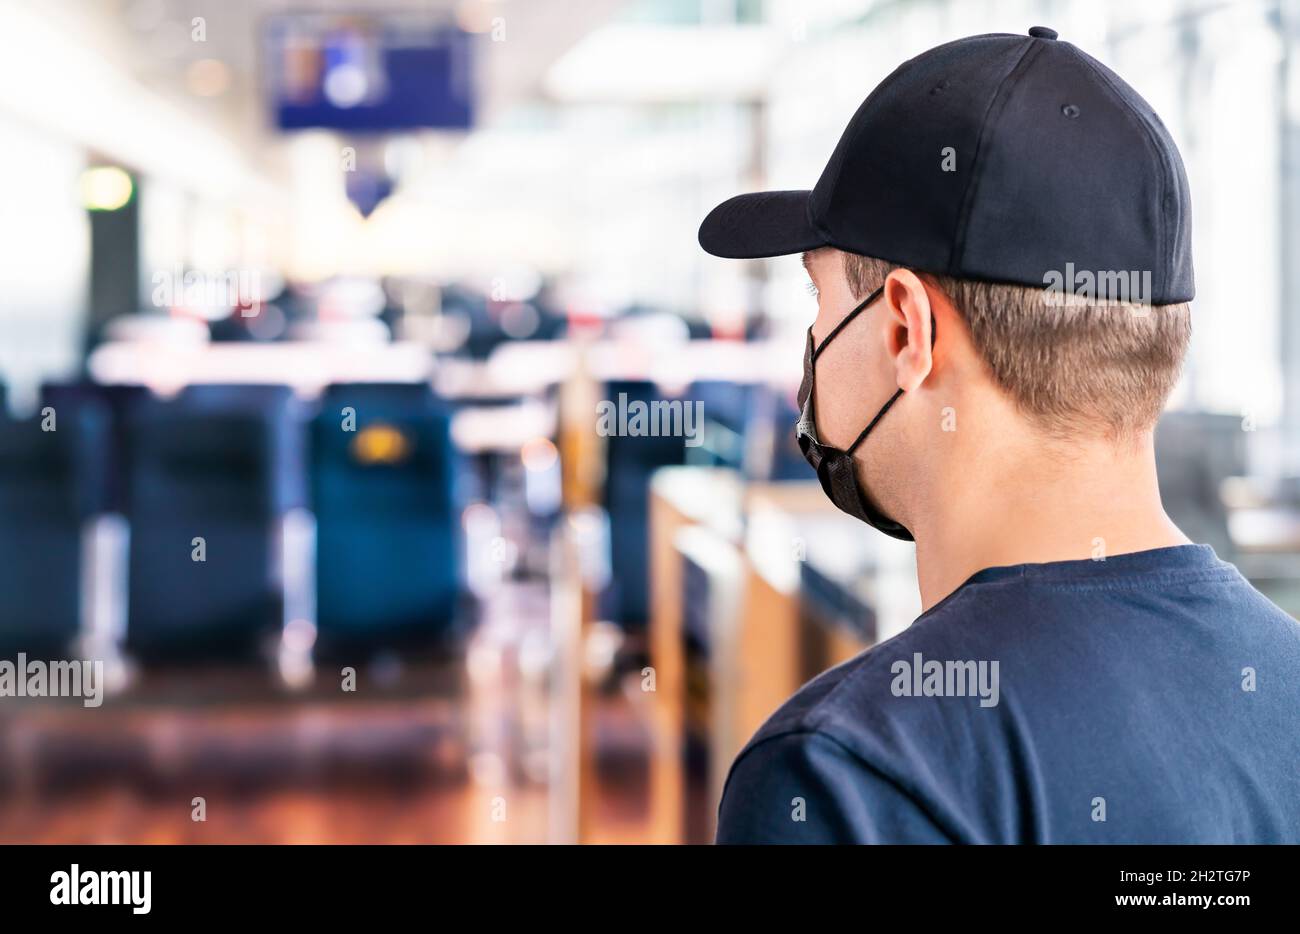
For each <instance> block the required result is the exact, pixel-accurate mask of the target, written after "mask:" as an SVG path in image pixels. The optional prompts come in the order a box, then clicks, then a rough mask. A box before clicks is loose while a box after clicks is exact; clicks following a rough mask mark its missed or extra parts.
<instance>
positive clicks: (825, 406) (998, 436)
mask: <svg viewBox="0 0 1300 934" xmlns="http://www.w3.org/2000/svg"><path fill="white" fill-rule="evenodd" d="M700 243H701V244H702V245H703V247H704V248H705V249H706V250H708V251H709V252H711V253H714V254H716V255H719V256H726V257H737V258H756V257H765V256H776V255H781V254H787V253H797V252H802V253H804V263H805V266H806V267H807V270H808V273H809V275H810V277H811V279H812V281H813V284H814V286H815V287H816V289H817V293H818V314H817V319H816V321H815V322H814V324H813V326H812V328H811V330H810V336H809V340H808V343H807V346H806V348H805V355H804V384H803V386H802V388H801V391H800V404H801V405H802V407H803V416H802V417H801V419H800V421H799V425H798V428H797V430H798V433H799V440H800V444H801V446H802V447H803V450H804V453H805V455H806V456H807V458H808V460H809V462H810V463H811V464H812V465H813V466H814V467H815V468H816V469H817V473H818V476H819V477H820V479H821V481H822V485H823V487H824V489H825V490H826V492H827V494H828V495H829V496H830V498H831V499H832V500H833V501H834V502H835V504H836V505H837V506H839V507H840V508H841V509H843V510H845V511H846V512H848V513H850V514H852V515H854V516H857V517H858V518H860V519H862V520H863V521H865V522H867V523H868V524H870V525H872V526H874V527H875V528H877V529H879V530H881V531H883V532H885V533H886V534H889V535H893V536H895V537H897V538H903V539H912V538H914V539H915V542H916V562H917V572H918V578H919V581H920V589H921V600H922V606H923V610H924V612H923V613H922V615H921V616H920V618H918V619H917V620H916V622H914V623H913V624H912V626H911V627H910V628H909V629H908V630H907V631H906V632H904V633H903V634H901V635H899V636H898V637H896V638H894V639H891V640H889V641H887V642H885V643H883V644H881V645H878V646H876V647H874V648H872V649H870V650H868V651H866V652H864V653H863V654H861V655H859V656H858V657H857V658H855V659H853V660H852V661H849V662H847V663H845V664H844V665H841V666H839V667H837V668H835V669H833V670H831V671H828V672H826V673H824V674H823V675H821V676H820V677H818V678H816V679H815V680H813V681H812V682H811V683H809V684H808V685H806V686H805V687H803V688H802V689H801V690H800V691H799V692H798V693H797V694H796V695H795V696H794V697H793V698H792V699H791V700H790V701H788V702H787V703H786V704H785V705H784V706H783V707H782V708H781V709H780V710H779V711H777V713H776V714H775V715H773V717H772V718H771V719H770V720H769V721H768V723H766V724H765V725H764V726H763V727H762V728H761V729H760V730H759V732H758V734H757V735H756V736H755V737H754V738H753V739H752V740H751V741H750V743H749V744H748V746H747V747H746V748H745V750H744V751H743V752H742V753H741V755H740V756H739V757H738V758H737V760H736V762H735V764H734V765H733V767H732V770H731V774H730V776H729V779H728V782H727V787H726V791H725V793H724V795H723V800H722V805H721V809H720V813H719V822H718V840H719V841H720V842H728V843H731V842H736V843H748V842H891V843H903V842H906V843H913V842H961V843H1020V842H1026V843H1027V842H1040V843H1050V842H1074V843H1085V842H1086V843H1100V842H1165V843H1209V842H1282V841H1287V842H1293V843H1294V842H1297V841H1300V626H1297V624H1296V623H1295V621H1293V620H1292V619H1290V618H1289V617H1288V616H1286V615H1285V614H1284V613H1282V612H1281V611H1280V610H1278V609H1277V608H1276V607H1274V606H1273V605H1272V604H1271V603H1269V602H1268V601H1267V600H1266V599H1265V598H1264V597H1262V596H1261V595H1260V594H1259V593H1257V592H1256V591H1255V590H1254V589H1253V588H1252V587H1251V586H1250V585H1249V584H1248V583H1247V582H1246V581H1245V580H1244V579H1243V578H1242V577H1241V576H1240V574H1239V573H1238V572H1237V571H1236V569H1235V568H1233V567H1232V566H1231V565H1229V564H1226V563H1224V562H1222V561H1220V560H1219V559H1218V558H1217V557H1216V556H1215V554H1214V552H1213V551H1212V550H1211V549H1210V548H1209V547H1208V546H1204V545H1196V544H1192V543H1191V542H1189V541H1188V539H1187V538H1186V537H1185V536H1184V535H1183V534H1182V532H1180V531H1179V529H1178V528H1177V527H1176V526H1175V525H1174V523H1173V522H1171V521H1170V519H1169V517H1168V516H1167V515H1166V514H1165V512H1164V510H1163V508H1162V506H1161V502H1160V496H1159V491H1158V488H1157V484H1156V470H1155V456H1154V453H1153V443H1152V428H1153V425H1154V423H1155V421H1156V418H1157V416H1158V414H1159V412H1160V411H1161V408H1162V407H1163V405H1164V402H1165V399H1166V396H1167V395H1168V393H1169V391H1170V389H1171V387H1172V386H1173V385H1174V383H1175V381H1176V379H1177V376H1178V371H1179V367H1180V365H1181V361H1182V358H1183V355H1184V351H1185V349H1186V346H1187V341H1188V336H1189V332H1190V320H1189V312H1188V305H1187V303H1188V302H1189V301H1190V300H1191V299H1192V297H1193V291H1194V289H1193V281H1192V260H1191V231H1190V208H1189V200H1188V191H1187V180H1186V177H1185V175H1184V172H1183V167H1182V161H1181V158H1180V157H1179V154H1178V151H1177V149H1176V148H1175V146H1174V144H1173V142H1172V140H1171V139H1170V137H1169V135H1168V133H1167V132H1166V130H1165V128H1164V126H1163V124H1162V123H1161V122H1160V120H1159V118H1158V117H1157V116H1156V115H1155V113H1154V112H1153V111H1152V110H1151V107H1150V106H1149V105H1148V104H1147V103H1146V102H1145V101H1143V100H1142V98H1141V97H1139V96H1138V95H1137V93H1136V92H1134V91H1133V90H1132V89H1131V88H1130V87H1128V85H1126V84H1125V83H1124V82H1123V81H1122V80H1121V79H1120V78H1119V77H1118V76H1116V75H1115V74H1114V73H1112V72H1110V71H1109V70H1107V69H1106V68H1105V67H1104V66H1102V65H1101V64H1100V63H1098V62H1096V61H1095V60H1093V59H1092V58H1090V57H1088V56H1087V55H1085V54H1084V53H1082V52H1081V51H1079V50H1078V49H1077V48H1075V47H1074V46H1072V45H1070V44H1068V43H1066V42H1064V41H1060V40H1058V39H1057V35H1056V33H1055V32H1053V31H1052V30H1050V29H1047V28H1045V27H1034V28H1033V29H1031V30H1030V31H1029V35H1028V36H1027V37H1021V36H1011V35H989V36H977V37H973V38H969V39H963V40H960V41H958V42H953V43H949V44H947V45H943V46H940V47H938V48H935V49H932V50H930V51H929V52H926V53H924V54H923V55H921V56H919V57H917V58H915V59H912V60H911V61H909V62H906V63H904V64H903V65H902V66H901V67H900V68H898V69H897V70H896V71H895V72H894V73H893V74H892V75H890V76H889V77H888V78H887V79H886V80H885V81H884V82H883V83H882V84H881V85H880V86H879V87H878V88H877V89H876V90H875V91H874V92H873V93H872V94H871V96H870V97H868V98H867V100H866V101H865V102H864V103H863V105H862V106H861V108H860V109H859V110H858V112H857V114H856V115H855V116H854V117H853V120H852V122H851V123H850V124H849V127H848V129H847V130H846V132H845V133H844V136H843V138H842V139H841V140H840V143H839V145H838V147H837V148H836V150H835V152H834V154H833V155H832V156H831V160H830V164H829V165H828V166H827V168H826V170H825V172H824V174H823V175H822V177H821V180H820V181H819V182H818V183H817V186H816V188H814V189H813V190H812V191H811V192H806V191H798V192H769V193H762V194H756V195H742V196H740V197H737V198H733V199H731V200H730V201H727V202H725V203H723V204H722V205H720V206H719V207H718V208H716V209H715V210H714V211H713V212H712V213H711V214H710V215H709V217H708V218H706V220H705V221H704V224H703V226H702V227H701V229H700ZM1216 312H1218V313H1230V309H1216Z"/></svg>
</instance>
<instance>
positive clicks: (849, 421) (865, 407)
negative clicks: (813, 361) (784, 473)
mask: <svg viewBox="0 0 1300 934" xmlns="http://www.w3.org/2000/svg"><path fill="white" fill-rule="evenodd" d="M870 335H871V331H870V330H869V328H868V327H867V324H866V322H857V321H855V322H853V324H851V325H849V327H848V328H846V329H845V330H843V331H841V332H840V334H839V335H838V336H837V337H836V338H835V340H834V341H832V342H831V344H830V346H829V347H827V348H826V350H825V351H824V352H823V353H822V355H821V356H820V357H818V358H817V381H816V394H815V399H814V404H815V406H816V412H817V431H818V433H819V434H820V435H821V437H822V440H823V441H825V442H826V443H827V444H831V445H834V446H835V447H838V448H844V447H846V446H847V445H849V444H852V443H853V439H854V438H856V437H857V436H858V434H859V432H861V431H862V429H863V428H864V427H866V424H867V422H868V421H870V419H871V417H872V415H874V414H875V412H876V410H877V409H879V408H880V405H881V404H882V402H881V401H875V402H873V400H875V399H876V397H877V396H879V395H880V393H881V391H882V390H881V389H880V387H879V384H882V383H883V377H882V369H883V365H884V364H883V361H882V360H880V359H877V357H878V355H876V354H873V353H872V342H871V341H870V340H869V337H870ZM886 398H887V397H886ZM882 401H883V400H882Z"/></svg>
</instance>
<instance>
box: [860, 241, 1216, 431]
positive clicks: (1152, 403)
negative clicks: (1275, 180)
mask: <svg viewBox="0 0 1300 934" xmlns="http://www.w3.org/2000/svg"><path fill="white" fill-rule="evenodd" d="M895 268H897V265H896V264H893V263H888V262H885V261H884V260H879V259H875V258H873V257H869V256H858V255H855V254H852V253H845V259H844V273H845V276H846V277H847V278H848V282H849V287H850V288H851V289H852V291H853V294H854V296H855V297H857V298H859V299H861V298H862V297H864V296H866V295H867V294H869V293H870V292H871V290H872V289H875V288H878V287H879V286H880V285H882V284H883V283H884V281H885V277H886V276H888V275H889V272H890V271H891V270H892V269H895ZM916 272H918V273H920V274H922V275H923V276H925V278H927V279H928V280H929V281H930V282H931V283H932V284H934V285H936V286H937V287H938V288H939V289H940V290H942V291H943V293H944V294H945V295H947V296H948V298H949V300H951V302H952V304H953V306H954V307H955V308H956V309H957V311H958V313H959V314H961V316H962V317H963V319H964V320H965V321H966V324H967V326H968V327H969V328H970V333H971V340H972V341H973V342H974V345H975V349H976V352H977V353H978V354H979V355H980V356H981V357H982V358H983V360H984V362H985V363H986V364H988V367H989V370H990V372H991V373H992V375H993V379H994V381H995V382H996V383H997V384H998V386H1000V387H1001V388H1002V389H1003V390H1004V391H1005V392H1006V393H1007V394H1008V395H1010V396H1011V398H1012V399H1013V400H1015V402H1016V405H1017V406H1018V407H1019V408H1020V410H1021V411H1022V412H1024V413H1025V414H1027V415H1028V416H1030V417H1031V418H1033V419H1034V420H1035V421H1037V422H1038V423H1039V424H1040V425H1041V426H1042V427H1043V428H1045V429H1046V430H1047V431H1048V432H1050V433H1051V434H1053V435H1055V436H1058V437H1065V438H1071V437H1079V436H1081V435H1088V434H1098V433H1100V434H1103V435H1105V436H1107V437H1109V438H1111V439H1113V440H1124V439H1129V438H1133V437H1135V436H1137V435H1140V434H1141V433H1143V432H1145V431H1147V430H1148V429H1150V428H1151V427H1152V426H1153V425H1154V424H1155V423H1156V419H1157V418H1159V417H1160V412H1161V410H1162V409H1163V408H1164V405H1165V401H1166V400H1167V399H1168V398H1169V393H1170V392H1171V391H1172V390H1173V388H1174V384H1175V383H1177V381H1178V375H1179V372H1180V371H1181V369H1182V364H1183V357H1184V356H1185V355H1186V352H1187V343H1188V340H1189V339H1190V337H1191V332H1192V323H1191V314H1190V309H1189V308H1188V305H1187V303H1186V302H1183V303H1180V304H1177V305H1154V306H1153V305H1140V304H1137V303H1126V302H1114V301H1102V302H1095V303H1089V302H1084V301H1080V300H1078V299H1077V298H1076V297H1074V296H1070V297H1069V298H1070V300H1069V301H1068V302H1059V301H1051V300H1049V296H1050V295H1051V293H1050V292H1049V291H1048V290H1047V289H1045V288H1036V287H1034V286H1025V285H1008V284H1004V283H998V282H977V281H974V280H970V279H954V278H952V277H951V276H945V275H935V274H931V273H922V271H921V270H916Z"/></svg>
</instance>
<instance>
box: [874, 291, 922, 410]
mask: <svg viewBox="0 0 1300 934" xmlns="http://www.w3.org/2000/svg"><path fill="white" fill-rule="evenodd" d="M881 297H882V298H883V299H884V302H885V314H886V315H887V316H888V319H889V329H888V331H887V333H886V338H885V340H886V345H885V347H886V350H887V351H888V352H889V355H890V357H892V358H893V360H894V369H895V373H896V377H897V379H898V388H899V389H902V390H903V391H904V392H912V391H913V390H915V389H917V388H918V387H919V386H920V385H921V384H922V383H923V382H925V378H926V377H927V376H929V375H930V371H931V369H933V367H934V354H933V347H932V343H931V342H932V340H933V334H934V332H933V330H932V329H933V327H934V315H933V308H932V307H931V305H930V294H929V293H928V292H927V291H926V288H925V283H923V282H922V281H921V279H920V277H919V276H917V274H916V273H914V272H912V270H910V269H895V270H892V271H891V272H890V273H889V276H888V277H887V278H886V279H885V291H884V294H883V295H882V296H881Z"/></svg>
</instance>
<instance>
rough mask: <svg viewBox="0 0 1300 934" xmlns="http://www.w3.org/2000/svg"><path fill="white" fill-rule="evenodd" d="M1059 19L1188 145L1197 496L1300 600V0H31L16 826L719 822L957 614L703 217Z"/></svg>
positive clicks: (1181, 406) (3, 64)
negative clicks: (831, 461)
mask: <svg viewBox="0 0 1300 934" xmlns="http://www.w3.org/2000/svg"><path fill="white" fill-rule="evenodd" d="M1037 23H1043V24H1047V25H1050V26H1051V27H1052V28H1054V29H1056V30H1058V31H1059V32H1060V34H1061V36H1062V38H1065V39H1069V40H1070V41H1072V42H1074V43H1075V44H1077V45H1079V46H1080V47H1082V48H1084V49H1086V50H1087V51H1089V52H1091V53H1092V54H1093V55H1095V56H1097V57H1098V58H1100V59H1102V60H1103V61H1105V62H1106V63H1107V64H1109V65H1111V66H1112V67H1114V68H1115V69H1116V70H1117V71H1119V72H1120V73H1122V74H1123V75H1124V76H1125V77H1126V78H1127V79H1128V80H1129V81H1130V82H1131V83H1132V84H1133V85H1134V86H1135V87H1136V88H1137V89H1138V90H1139V91H1140V92H1141V93H1142V94H1143V95H1144V96H1145V97H1146V98H1147V99H1148V100H1149V101H1150V102H1151V103H1152V104H1153V105H1154V107H1155V109H1156V110H1157V111H1158V112H1159V113H1160V114H1161V115H1162V117H1163V118H1164V120H1165V122H1166V124H1167V125H1168V127H1169V130H1170V132H1171V133H1172V134H1173V136H1174V138H1175V140H1176V141H1177V143H1178V145H1179V146H1180V147H1181V149H1182V152H1183V155H1184V158H1185V160H1186V163H1187V170H1188V174H1189V177H1190V180H1191V186H1192V194H1193V205H1194V213H1195V217H1196V227H1195V238H1196V254H1197V258H1198V263H1197V273H1198V275H1197V280H1198V281H1197V299H1196V302H1195V304H1194V310H1193V319H1194V327H1195V334H1194V338H1193V344H1192V350H1191V353H1190V356H1189V359H1188V363H1187V367H1186V370H1185V373H1184V376H1183V379H1182V382H1181V384H1180V385H1179V388H1178V389H1177V391H1176V393H1175V396H1174V398H1173V400H1172V402H1171V404H1170V409H1169V411H1168V412H1167V413H1166V415H1165V417H1164V419H1163V421H1162V423H1161V426H1160V428H1159V429H1158V432H1157V449H1158V457H1159V461H1160V465H1159V466H1160V471H1161V484H1162V493H1163V496H1164V499H1165V504H1166V508H1167V509H1168V511H1169V512H1170V514H1171V515H1172V516H1173V517H1174V519H1175V520H1176V521H1177V522H1178V523H1179V524H1180V525H1181V526H1182V527H1183V528H1184V529H1185V530H1186V531H1187V533H1188V535H1189V536H1191V537H1192V538H1193V539H1195V540H1197V541H1201V542H1207V543H1209V544H1211V545H1213V546H1214V548H1215V549H1216V550H1217V551H1218V553H1219V554H1220V555H1221V556H1222V557H1224V558H1226V559H1228V560H1231V561H1233V562H1235V563H1237V564H1238V566H1239V567H1240V568H1241V570H1242V572H1243V573H1244V574H1246V575H1247V576H1248V577H1249V578H1250V579H1251V580H1252V581H1253V582H1254V583H1255V585H1256V586H1257V587H1259V588H1260V589H1261V590H1262V591H1263V592H1264V593H1266V594H1267V595H1269V596H1270V597H1271V598H1272V599H1273V600H1274V601H1276V602H1277V603H1278V604H1279V605H1281V606H1282V607H1283V608H1284V609H1286V610H1287V611H1288V612H1290V613H1291V614H1292V615H1296V614H1298V613H1300V316H1297V313H1296V304H1297V302H1298V301H1300V261H1298V260H1300V255H1298V253H1297V251H1298V250H1300V4H1297V3H1295V2H1290V0H1258V2H1255V0H1235V2H1223V0H1153V2H1143V3H1132V2H1122V0H1077V2H1076V0H998V2H992V0H820V2H799V0H564V2H561V0H373V2H372V0H330V2H320V0H317V2H290V0H42V2H39V3H38V2H20V0H0V136H2V137H3V140H4V144H3V146H0V184H2V185H3V188H2V189H0V399H2V401H3V407H2V408H3V412H4V415H3V418H2V419H0V510H2V515H3V522H0V660H4V661H8V662H11V663H13V665H14V667H12V668H11V680H10V687H11V688H13V687H14V685H16V684H22V685H24V687H23V688H22V689H14V690H9V691H7V692H4V693H5V694H6V696H3V697H0V841H5V842H147V843H163V842H178V843H181V842H186V843H188V842H195V843H197V842H373V843H385V842H392V843H399V842H448V843H452V842H467V843H476V842H482V843H545V842H665V843H667V842H697V841H707V840H710V839H711V838H712V832H713V822H714V812H715V808H716V806H717V802H718V799H719V793H720V789H721V783H722V781H723V779H724V778H725V775H726V768H727V765H728V763H729V762H730V761H731V759H732V757H734V755H735V754H736V752H737V751H738V750H739V749H740V747H741V746H742V745H743V744H744V742H745V740H746V739H747V738H748V737H749V735H750V734H751V733H752V732H753V731H754V730H755V729H756V728H757V727H758V726H759V724H761V723H762V721H763V720H764V719H765V718H766V716H767V715H768V714H769V713H771V712H772V711H773V710H774V709H775V708H776V706H777V705H778V704H779V703H780V702H781V701H782V700H783V699H784V698H785V697H787V696H788V695H789V694H790V693H791V692H793V691H794V689H795V688H797V687H798V686H799V685H800V684H802V683H803V682H804V681H806V680H807V679H808V678H810V677H812V676H813V675H815V674H816V673H818V672H820V671H822V670H824V669H825V668H827V667H829V666H831V665H833V664H835V663H836V662H838V661H840V660H843V659H845V658H848V657H850V656H851V655H853V654H855V653H857V652H859V651H861V650H862V648H863V647H865V646H868V645H871V644H872V643H874V642H877V641H880V640H882V639H884V638H888V637H889V636H890V635H892V634H894V633H897V632H899V631H901V630H902V629H904V628H905V627H906V626H907V625H908V623H909V622H910V621H911V620H912V619H913V618H914V616H915V615H916V613H917V612H918V607H919V599H918V597H917V592H916V581H915V570H914V567H913V563H912V547H911V546H910V545H905V544H903V543H901V542H897V541H894V540H891V539H886V538H885V537H884V536H882V535H879V534H877V533H875V532H873V531H871V530H869V529H867V528H866V527H865V526H863V525H861V524H860V523H857V522H855V521H854V520H852V519H849V518H848V517H846V516H843V515H841V514H840V513H838V512H836V511H835V510H834V507H833V506H831V505H830V503H829V502H828V501H827V500H826V499H825V497H824V496H823V494H822V493H821V490H820V487H819V485H818V484H817V482H816V479H815V477H814V476H813V475H812V473H811V471H810V470H809V469H808V467H807V466H806V464H805V463H804V462H803V460H802V458H801V456H800V454H799V451H798V449H797V446H796V445H795V441H794V432H793V423H794V420H795V415H796V412H795V405H794V392H795V388H796V386H797V384H798V380H799V375H800V364H801V355H802V352H803V347H804V343H803V340H804V331H805V329H806V328H807V327H808V325H809V323H810V321H811V320H812V316H813V314H814V310H815V299H814V298H813V297H812V296H811V295H810V294H809V293H808V290H807V288H806V277H805V276H804V273H803V271H802V269H801V268H800V264H799V259H798V257H787V258H783V259H778V260H770V261H748V262H738V261H726V260H719V259H714V258H712V257H709V256H707V255H705V254H704V253H703V252H702V251H701V249H700V248H699V245H698V243H697V242H696V230H697V228H698V225H699V222H700V220H701V219H702V218H703V216H704V214H705V213H706V212H707V211H708V210H709V209H710V208H711V207H712V206H713V205H715V204H717V203H718V202H719V201H721V200H722V199H724V198H726V197H728V196H730V195H732V194H735V193H737V192H741V191H747V190H755V189H758V188H806V187H809V186H810V185H811V184H812V183H813V182H814V181H815V180H816V178H817V176H818V174H819V173H820V171H821V168H822V166H823V165H824V163H825V161H826V159H827V157H828V155H829V154H830V152H831V149H832V148H833V147H834V144H835V142H836V140H837V139H838V137H839V134H840V132H841V130H842V128H843V127H844V125H845V123H846V122H847V120H848V118H849V117H850V115H851V114H852V112H853V111H854V109H855V108H856V107H857V105H858V103H859V102H860V101H861V100H862V98H863V97H864V96H865V94H866V93H867V91H868V90H870V89H871V88H872V87H873V86H874V85H875V84H876V83H877V82H879V81H880V80H881V79H882V78H883V77H884V76H885V75H886V74H888V73H889V72H890V71H891V70H892V69H893V68H894V67H895V66H896V65H897V64H898V63H900V62H901V61H902V60H904V59H905V58H908V57H910V56H911V55H914V54H916V53H918V52H920V51H923V50H924V49H927V48H929V47H931V46H933V45H936V44H938V43H939V42H941V41H945V40H948V39H953V38H957V37H960V36H965V35H971V34H975V33H982V32H1013V33H1023V32H1024V31H1025V30H1026V29H1027V28H1028V27H1030V26H1031V25H1034V24H1037ZM59 660H66V661H76V662H81V661H88V662H91V663H92V664H90V665H89V666H78V667H77V668H76V671H77V672H78V673H84V674H85V676H86V680H85V682H84V683H83V684H82V685H81V687H82V688H83V690H82V691H81V692H80V694H81V695H82V696H72V697H69V696H60V697H51V696H42V695H49V694H54V693H59V692H57V691H55V690H54V684H55V681H56V680H58V679H57V678H56V677H55V674H56V672H62V676H65V678H66V676H69V675H70V672H72V670H73V669H72V667H71V666H69V667H65V668H63V669H56V667H55V664H56V663H57V662H58V661H59ZM33 665H36V666H38V667H39V666H45V667H44V668H42V669H41V670H42V671H44V672H45V673H46V674H47V675H48V676H47V677H46V676H43V677H41V678H40V679H38V680H37V681H36V682H33V681H32V680H31V679H30V678H25V677H24V675H25V674H27V673H28V672H30V671H33V670H35V669H33V668H32V666H33ZM2 675H3V672H2V671H0V688H3V687H4V679H3V677H2ZM91 681H93V682H94V691H95V692H97V694H98V696H96V697H93V698H92V697H91V696H90V693H91V691H90V689H89V683H90V682H91ZM42 684H43V685H44V687H42ZM65 687H66V685H65ZM62 693H65V694H66V693H68V692H67V691H63V692H62Z"/></svg>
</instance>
